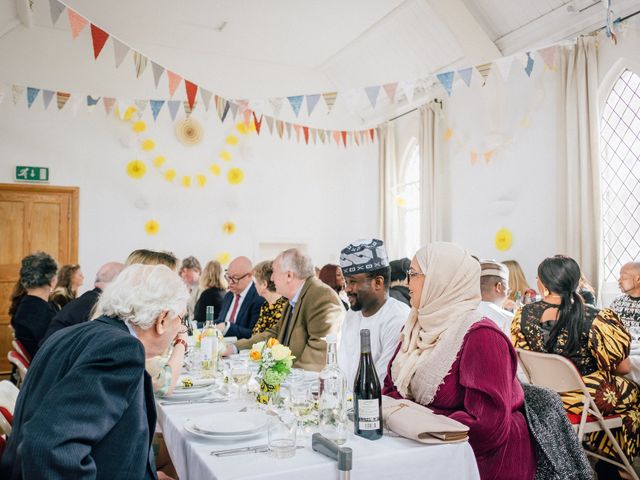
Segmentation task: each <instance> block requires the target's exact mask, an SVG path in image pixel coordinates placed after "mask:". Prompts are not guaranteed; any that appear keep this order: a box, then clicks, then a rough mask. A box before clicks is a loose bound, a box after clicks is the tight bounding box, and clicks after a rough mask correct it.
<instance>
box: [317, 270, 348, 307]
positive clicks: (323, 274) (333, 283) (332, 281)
mask: <svg viewBox="0 0 640 480" xmlns="http://www.w3.org/2000/svg"><path fill="white" fill-rule="evenodd" d="M317 276H318V278H319V279H320V280H321V281H322V282H323V283H325V284H326V285H329V286H330V287H331V288H333V290H334V291H335V292H336V293H337V294H338V296H339V297H340V300H342V306H343V307H344V308H345V310H348V309H349V304H348V303H347V302H346V301H345V300H346V298H344V297H346V293H345V291H344V288H345V283H344V275H343V273H342V269H341V268H340V267H339V266H338V265H333V264H332V263H328V264H326V265H325V266H324V267H322V268H321V269H320V271H319V272H318V275H317Z"/></svg>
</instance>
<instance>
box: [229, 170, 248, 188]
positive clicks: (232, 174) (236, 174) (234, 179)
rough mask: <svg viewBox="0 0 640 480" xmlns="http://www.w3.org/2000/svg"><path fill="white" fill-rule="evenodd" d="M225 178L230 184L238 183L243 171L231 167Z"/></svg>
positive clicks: (242, 178)
mask: <svg viewBox="0 0 640 480" xmlns="http://www.w3.org/2000/svg"><path fill="white" fill-rule="evenodd" d="M227 180H228V181H229V183H230V184H231V185H238V184H239V183H242V180H244V172H243V171H242V170H241V169H239V168H232V169H230V170H229V171H228V172H227Z"/></svg>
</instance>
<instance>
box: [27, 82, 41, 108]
mask: <svg viewBox="0 0 640 480" xmlns="http://www.w3.org/2000/svg"><path fill="white" fill-rule="evenodd" d="M38 93H40V89H39V88H33V87H27V108H31V105H33V102H34V101H35V99H36V97H37V96H38Z"/></svg>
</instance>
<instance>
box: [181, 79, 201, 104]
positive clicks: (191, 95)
mask: <svg viewBox="0 0 640 480" xmlns="http://www.w3.org/2000/svg"><path fill="white" fill-rule="evenodd" d="M184 89H185V90H186V91H187V102H189V108H190V109H193V104H194V103H195V102H196V93H198V85H196V84H195V83H193V82H190V81H189V80H186V79H185V81H184Z"/></svg>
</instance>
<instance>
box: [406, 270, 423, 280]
mask: <svg viewBox="0 0 640 480" xmlns="http://www.w3.org/2000/svg"><path fill="white" fill-rule="evenodd" d="M418 276H423V277H424V273H422V272H416V271H415V270H413V269H412V268H409V270H407V282H408V281H410V280H411V279H412V278H413V277H418Z"/></svg>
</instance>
